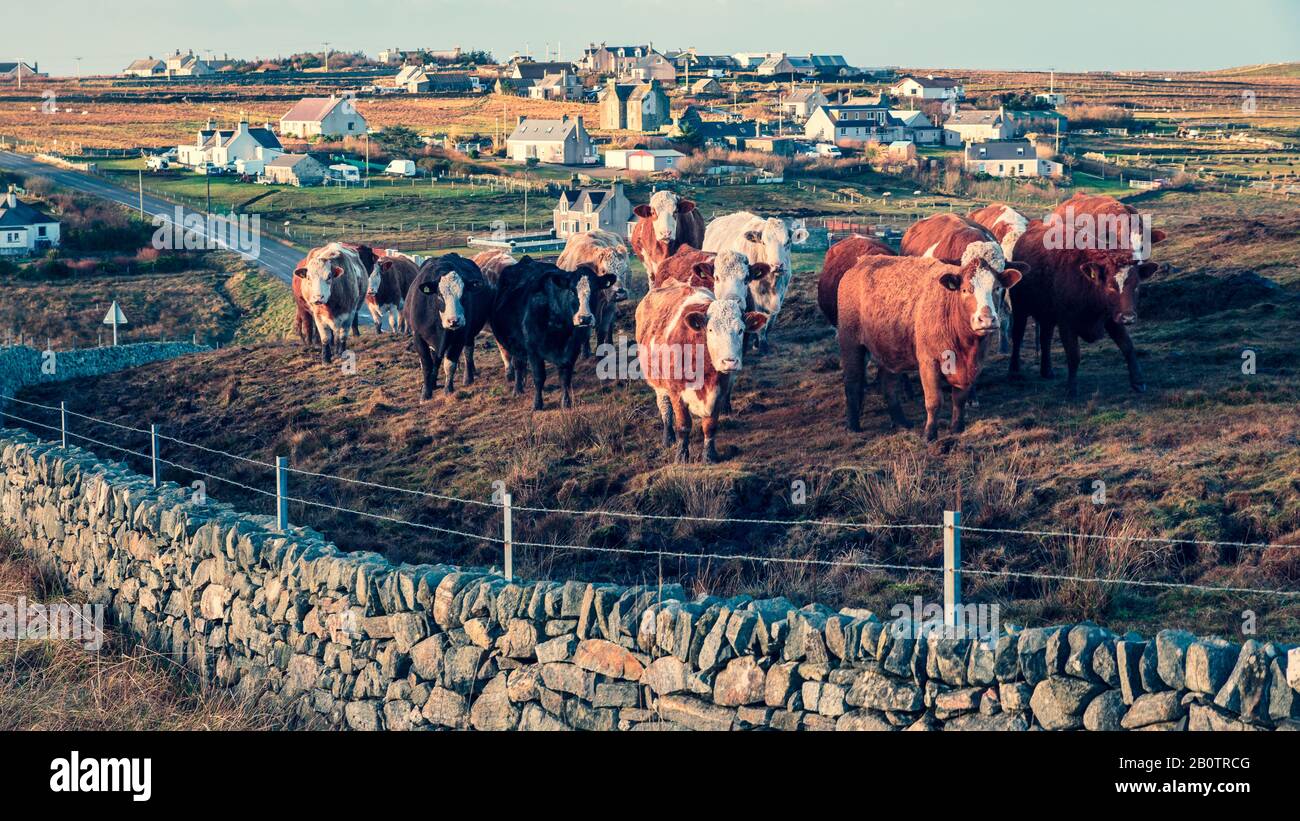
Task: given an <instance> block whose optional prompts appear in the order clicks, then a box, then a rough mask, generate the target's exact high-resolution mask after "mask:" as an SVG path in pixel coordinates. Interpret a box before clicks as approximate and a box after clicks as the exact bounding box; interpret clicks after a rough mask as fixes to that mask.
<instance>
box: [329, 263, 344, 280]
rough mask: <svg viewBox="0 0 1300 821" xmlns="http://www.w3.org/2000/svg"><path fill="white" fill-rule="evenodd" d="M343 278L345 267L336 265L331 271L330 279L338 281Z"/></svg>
mask: <svg viewBox="0 0 1300 821" xmlns="http://www.w3.org/2000/svg"><path fill="white" fill-rule="evenodd" d="M341 276H343V266H341V265H335V266H334V267H333V268H331V269H330V279H338V278H339V277H341Z"/></svg>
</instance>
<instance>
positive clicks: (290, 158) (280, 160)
mask: <svg viewBox="0 0 1300 821" xmlns="http://www.w3.org/2000/svg"><path fill="white" fill-rule="evenodd" d="M309 159H311V155H310V154H281V155H280V156H278V157H276V158H275V159H273V160H271V161H270V162H269V163H267V164H266V167H267V168H294V167H296V166H297V165H298V163H300V162H302V161H303V160H309Z"/></svg>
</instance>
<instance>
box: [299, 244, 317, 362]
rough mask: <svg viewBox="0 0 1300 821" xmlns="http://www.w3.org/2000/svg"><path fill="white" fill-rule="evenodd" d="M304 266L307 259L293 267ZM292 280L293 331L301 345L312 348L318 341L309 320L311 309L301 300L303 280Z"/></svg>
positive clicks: (313, 325)
mask: <svg viewBox="0 0 1300 821" xmlns="http://www.w3.org/2000/svg"><path fill="white" fill-rule="evenodd" d="M306 266H307V258H306V257H303V258H302V261H300V262H299V263H298V264H297V266H295V269H297V268H305V267H306ZM292 279H293V285H292V287H293V304H294V309H295V313H294V317H293V331H294V333H295V334H297V335H298V339H300V340H301V341H302V344H304V345H306V346H307V347H309V348H312V347H315V346H316V345H318V344H319V343H320V339H319V338H318V337H317V336H316V323H315V322H313V321H312V318H311V307H310V306H308V305H307V300H305V299H303V296H302V284H303V282H304V280H303V279H302V277H293V278H292Z"/></svg>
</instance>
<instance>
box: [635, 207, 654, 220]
mask: <svg viewBox="0 0 1300 821" xmlns="http://www.w3.org/2000/svg"><path fill="white" fill-rule="evenodd" d="M632 213H633V214H636V215H637V216H638V217H640V218H641V219H643V220H648V219H650V218H651V217H653V216H654V215H655V211H654V209H653V208H651V207H650V206H648V205H638V206H637V207H636V208H633V209H632Z"/></svg>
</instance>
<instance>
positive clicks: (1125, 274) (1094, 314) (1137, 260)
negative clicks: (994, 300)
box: [1011, 194, 1165, 398]
mask: <svg viewBox="0 0 1300 821" xmlns="http://www.w3.org/2000/svg"><path fill="white" fill-rule="evenodd" d="M1164 238H1165V233H1164V232H1163V231H1159V230H1151V227H1150V220H1149V218H1146V217H1143V216H1142V215H1141V214H1139V213H1138V211H1137V209H1136V208H1134V207H1132V206H1130V205H1125V204H1124V203H1121V202H1120V201H1118V200H1116V199H1115V198H1114V197H1108V196H1099V195H1090V194H1075V195H1074V196H1073V197H1071V198H1070V199H1068V200H1066V201H1065V202H1063V203H1061V204H1060V205H1059V206H1057V207H1056V209H1055V210H1054V211H1053V212H1052V213H1051V214H1049V215H1048V216H1047V218H1046V219H1045V220H1044V221H1043V222H1038V221H1034V222H1032V223H1030V225H1029V227H1028V229H1027V230H1026V231H1025V233H1024V235H1023V236H1021V237H1020V239H1019V240H1018V241H1017V242H1016V250H1015V255H1016V259H1017V260H1019V261H1021V262H1023V263H1026V264H1027V265H1028V266H1029V272H1028V274H1027V275H1026V277H1025V281H1024V282H1023V283H1022V284H1021V285H1020V287H1018V288H1016V290H1015V291H1014V292H1013V293H1012V295H1011V302H1012V306H1013V308H1014V317H1013V321H1012V328H1011V376H1012V378H1018V377H1019V375H1020V346H1021V343H1022V342H1023V340H1024V334H1025V326H1026V324H1027V323H1028V322H1029V319H1030V317H1033V319H1034V321H1035V322H1037V323H1038V329H1039V333H1038V341H1039V356H1040V357H1041V360H1040V364H1039V373H1040V374H1041V375H1042V376H1043V378H1045V379H1047V378H1050V377H1051V376H1052V332H1053V330H1055V329H1056V328H1058V327H1059V328H1060V329H1061V345H1062V346H1063V347H1064V348H1065V358H1066V364H1067V366H1068V368H1069V375H1068V379H1067V382H1066V394H1067V395H1068V396H1069V397H1071V398H1073V397H1076V396H1078V394H1079V385H1078V373H1079V358H1080V353H1079V340H1081V339H1082V340H1083V341H1085V342H1096V341H1097V340H1098V339H1101V337H1102V335H1103V334H1105V335H1108V336H1109V337H1110V338H1111V339H1112V340H1113V341H1114V342H1115V345H1116V346H1117V347H1118V348H1119V349H1120V352H1121V353H1123V354H1124V361H1125V362H1126V363H1127V365H1128V375H1129V385H1130V386H1131V387H1132V388H1133V390H1135V391H1137V392H1139V393H1141V392H1143V391H1145V390H1146V382H1145V380H1144V379H1143V377H1142V369H1141V367H1140V366H1139V365H1138V361H1137V351H1136V349H1135V348H1134V346H1133V340H1132V339H1131V338H1130V337H1129V334H1128V326H1129V325H1132V324H1133V323H1134V322H1136V321H1137V304H1138V286H1139V285H1140V283H1141V282H1142V281H1143V280H1146V279H1148V278H1150V277H1151V276H1152V275H1153V274H1155V272H1156V270H1157V269H1158V267H1159V266H1158V265H1157V264H1156V263H1154V262H1152V261H1151V259H1150V257H1151V247H1152V246H1153V245H1154V244H1155V243H1158V242H1161V241H1162V240H1164Z"/></svg>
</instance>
